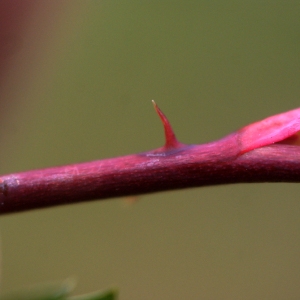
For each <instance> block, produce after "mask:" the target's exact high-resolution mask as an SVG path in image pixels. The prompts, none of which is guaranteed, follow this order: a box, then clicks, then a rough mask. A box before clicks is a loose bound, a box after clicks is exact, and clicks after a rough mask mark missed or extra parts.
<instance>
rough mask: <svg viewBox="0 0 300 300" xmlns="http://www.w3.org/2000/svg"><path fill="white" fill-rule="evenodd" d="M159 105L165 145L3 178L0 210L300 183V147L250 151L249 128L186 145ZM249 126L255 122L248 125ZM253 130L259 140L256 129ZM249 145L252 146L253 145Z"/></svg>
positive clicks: (0, 179) (263, 148)
mask: <svg viewBox="0 0 300 300" xmlns="http://www.w3.org/2000/svg"><path fill="white" fill-rule="evenodd" d="M155 109H156V111H157V112H158V114H159V116H160V118H161V119H162V122H163V125H164V128H165V135H166V144H165V146H164V147H162V148H159V149H156V150H152V151H147V152H144V153H140V154H133V155H128V156H123V157H117V158H111V159H105V160H99V161H93V162H89V163H82V164H74V165H68V166H62V167H55V168H49V169H43V170H33V171H28V172H23V173H18V174H11V175H6V176H2V177H0V214H5V213H12V212H18V211H25V210H30V209H36V208H42V207H50V206H56V205H62V204H71V203H76V202H82V201H89V200H96V199H106V198H113V197H121V196H127V195H137V194H145V193H153V192H159V191H166V190H174V189H183V188H190V187H196V186H208V185H218V184H229V183H241V182H244V183H246V182H249V183H251V182H300V151H299V149H300V148H299V146H295V145H286V144H274V145H271V146H269V145H266V146H264V147H261V148H256V149H254V150H252V151H249V152H247V153H244V152H246V151H245V149H244V147H243V143H244V141H245V140H247V131H246V130H240V131H237V132H235V133H232V134H230V135H229V136H227V137H225V138H223V139H221V140H218V141H215V142H211V143H208V144H203V145H185V144H181V143H179V142H177V140H176V138H175V135H174V133H173V131H172V128H171V125H170V124H169V122H168V120H167V118H166V117H165V116H164V115H163V114H162V112H161V111H160V110H159V108H158V107H157V106H156V104H155ZM287 114H288V113H287ZM280 116H281V115H280ZM274 118H275V117H274ZM275 119H276V118H275ZM257 124H258V123H255V126H258V125H257ZM268 126H269V124H268ZM284 126H286V125H284ZM248 127H251V125H249V126H247V127H245V128H248ZM276 130H278V128H277V129H276ZM241 131H242V135H241ZM262 131H263V130H262ZM250 133H251V135H250V137H251V139H253V133H252V132H250ZM268 134H269V127H268ZM293 134H294V132H291V134H290V135H293ZM284 137H286V136H284ZM260 138H261V137H260ZM273 138H274V137H273V136H272V139H273ZM251 143H252V140H251ZM247 147H250V146H248V144H247ZM250 148H251V147H250Z"/></svg>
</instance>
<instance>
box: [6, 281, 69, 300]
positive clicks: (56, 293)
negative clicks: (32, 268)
mask: <svg viewBox="0 0 300 300" xmlns="http://www.w3.org/2000/svg"><path fill="white" fill-rule="evenodd" d="M73 288H74V284H73V283H72V282H71V281H65V282H63V283H62V284H51V285H49V284H48V285H38V286H34V287H30V288H24V289H19V290H18V291H14V292H11V293H9V294H7V295H1V296H0V300H63V299H66V298H67V297H68V295H69V294H70V292H71V291H72V290H73Z"/></svg>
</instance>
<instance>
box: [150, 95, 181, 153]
mask: <svg viewBox="0 0 300 300" xmlns="http://www.w3.org/2000/svg"><path fill="white" fill-rule="evenodd" d="M152 103H153V106H154V109H155V111H156V113H157V114H158V116H159V118H160V119H161V121H162V124H163V126H164V130H165V148H166V149H172V148H178V147H181V146H183V144H182V143H180V142H178V141H177V139H176V136H175V134H174V131H173V129H172V126H171V124H170V122H169V120H168V119H167V117H166V116H165V115H164V113H163V112H162V111H161V110H160V108H159V107H158V106H157V104H156V103H155V101H154V100H152Z"/></svg>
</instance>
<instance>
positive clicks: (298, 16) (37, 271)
mask: <svg viewBox="0 0 300 300" xmlns="http://www.w3.org/2000/svg"><path fill="white" fill-rule="evenodd" d="M40 3H42V4H40V8H39V10H37V12H38V13H36V15H35V16H33V17H32V18H31V20H30V22H29V25H28V28H27V30H26V31H24V36H23V37H22V43H21V46H20V48H19V49H18V51H17V53H16V54H15V56H14V60H13V62H12V64H11V68H10V70H9V72H8V73H7V78H6V83H5V88H4V90H3V92H2V97H3V98H5V100H6V101H7V102H8V103H10V105H8V106H7V108H6V115H5V118H4V119H5V123H4V122H2V126H1V129H0V134H1V144H2V145H1V148H0V154H1V155H0V172H1V174H5V173H12V172H19V171H23V170H29V169H35V168H43V167H50V166H55V165H62V164H68V163H76V162H84V161H91V160H95V159H101V158H107V157H114V156H120V155H126V154H130V153H135V152H141V151H146V150H150V149H153V148H156V147H159V146H161V145H162V144H163V130H162V128H161V124H160V122H159V120H158V117H157V116H156V114H155V112H154V110H153V108H152V104H151V100H152V99H155V101H156V102H157V103H158V105H159V106H160V107H161V109H162V110H163V111H164V112H165V113H166V115H167V116H168V117H169V119H170V121H171V123H172V125H173V127H174V129H175V132H176V133H177V137H178V138H179V140H180V141H182V142H184V143H204V142H208V141H211V140H215V139H218V138H220V137H222V136H224V135H226V134H228V133H230V132H232V131H234V130H236V129H238V128H240V127H242V126H244V125H247V124H248V123H251V122H254V121H257V120H260V119H262V118H264V117H267V116H270V115H272V114H276V113H279V112H284V111H287V110H290V109H293V108H296V107H298V106H299V96H300V85H299V80H300V72H299V70H300V69H299V66H300V61H299V57H300V56H299V54H300V50H299V49H300V48H299V47H300V42H299V37H300V34H299V32H300V31H299V26H300V4H299V2H298V1H292V0H287V1H261V0H260V1H233V0H229V1H208V0H207V1H203V0H200V1H199V0H195V1H157V0H154V1H111V0H101V1H100V0H99V1H96V0H94V1H92V0H90V1H79V0H72V1H66V0H64V1H53V2H52V1H50V0H49V1H46V0H44V1H40ZM49 3H52V4H53V6H51V5H50V4H49ZM43 5H44V6H43ZM49 6H51V9H50V7H49ZM2 121H3V120H2ZM299 192H300V188H299V185H298V184H249V185H248V184H239V185H231V186H229V185H228V186H217V187H209V188H197V189H189V190H183V191H174V192H165V193H158V194H153V195H147V196H141V197H140V198H139V201H138V202H137V203H135V204H133V205H127V204H126V202H125V201H124V199H116V200H107V201H99V202H97V201H96V202H89V203H86V204H77V205H70V206H64V207H58V208H51V209H45V210H36V211H32V212H26V213H19V214H15V215H8V216H2V217H1V219H0V226H1V256H2V266H1V289H2V291H9V290H12V289H14V288H16V287H19V286H24V285H25V286H26V285H28V284H34V283H38V282H43V281H53V280H63V279H65V278H75V279H76V280H77V282H78V284H77V288H76V290H75V291H76V293H84V292H89V291H93V290H98V289H101V288H107V287H111V286H117V287H119V288H120V299H131V300H134V299H136V300H138V299H143V300H146V299H147V300H148V299H149V300H152V299H272V300H274V299H299V297H300V284H299V283H300V256H299V253H300V218H299V215H300V202H299Z"/></svg>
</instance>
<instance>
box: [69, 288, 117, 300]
mask: <svg viewBox="0 0 300 300" xmlns="http://www.w3.org/2000/svg"><path fill="white" fill-rule="evenodd" d="M117 295H118V292H117V290H113V289H112V290H108V291H104V292H96V293H92V294H86V295H80V296H75V297H70V298H68V299H69V300H116V299H117Z"/></svg>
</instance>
